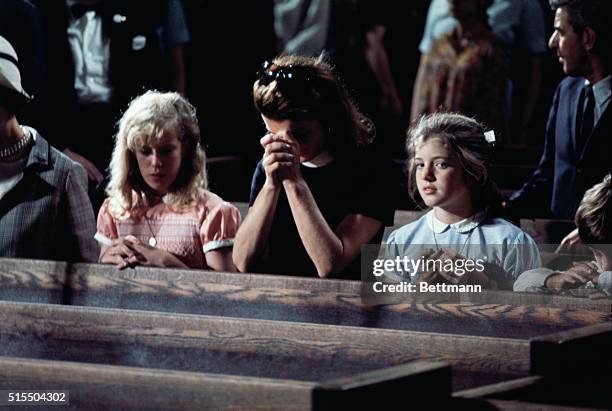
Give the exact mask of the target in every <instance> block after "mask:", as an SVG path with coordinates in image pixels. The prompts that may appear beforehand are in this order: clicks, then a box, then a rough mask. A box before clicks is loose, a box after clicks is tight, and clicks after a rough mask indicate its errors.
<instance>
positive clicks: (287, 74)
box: [257, 61, 310, 86]
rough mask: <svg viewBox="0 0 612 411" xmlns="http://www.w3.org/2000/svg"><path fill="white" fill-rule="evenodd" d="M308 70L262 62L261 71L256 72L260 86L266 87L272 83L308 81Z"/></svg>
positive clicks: (306, 68)
mask: <svg viewBox="0 0 612 411" xmlns="http://www.w3.org/2000/svg"><path fill="white" fill-rule="evenodd" d="M309 74H310V70H309V68H308V67H302V66H294V65H293V64H290V65H288V66H279V65H277V64H274V63H272V62H270V61H264V63H263V64H262V65H261V70H259V71H258V72H257V78H258V81H259V83H260V84H263V85H265V86H267V85H268V84H270V83H272V82H273V81H275V80H276V81H303V80H309V79H310V76H309Z"/></svg>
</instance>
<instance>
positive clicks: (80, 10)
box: [70, 1, 103, 20]
mask: <svg viewBox="0 0 612 411" xmlns="http://www.w3.org/2000/svg"><path fill="white" fill-rule="evenodd" d="M102 3H103V2H102V1H99V2H97V3H94V4H81V3H76V4H73V5H72V6H70V12H71V13H72V16H73V17H74V18H75V20H78V19H80V18H81V17H83V15H84V14H85V13H87V12H88V11H95V12H96V13H100V12H101V11H102Z"/></svg>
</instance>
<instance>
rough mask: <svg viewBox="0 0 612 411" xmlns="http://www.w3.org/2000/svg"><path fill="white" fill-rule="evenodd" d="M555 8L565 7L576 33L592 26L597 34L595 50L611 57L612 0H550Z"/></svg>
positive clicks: (551, 5)
mask: <svg viewBox="0 0 612 411" xmlns="http://www.w3.org/2000/svg"><path fill="white" fill-rule="evenodd" d="M549 2H550V7H551V8H552V9H553V10H556V9H558V8H562V7H563V8H565V9H566V10H567V14H568V17H569V24H570V26H572V28H573V29H574V31H575V32H576V33H582V32H583V31H584V29H585V28H587V27H590V28H591V29H593V31H595V33H596V34H597V41H596V42H595V46H594V48H593V52H595V53H597V54H599V55H601V56H605V57H607V58H610V54H611V53H610V48H611V47H612V37H611V34H612V33H611V32H612V30H610V23H611V21H612V1H610V0H549Z"/></svg>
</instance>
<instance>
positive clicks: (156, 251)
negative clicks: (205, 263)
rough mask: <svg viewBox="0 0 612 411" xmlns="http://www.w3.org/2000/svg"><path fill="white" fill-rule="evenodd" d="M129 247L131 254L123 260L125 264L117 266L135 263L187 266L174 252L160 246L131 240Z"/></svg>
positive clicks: (152, 265)
mask: <svg viewBox="0 0 612 411" xmlns="http://www.w3.org/2000/svg"><path fill="white" fill-rule="evenodd" d="M129 248H130V249H131V250H132V253H133V254H132V256H131V257H129V258H127V259H126V260H125V265H124V266H123V267H119V268H125V267H133V266H136V265H145V266H150V267H180V268H188V267H187V266H186V265H185V264H184V263H182V262H181V261H180V260H179V259H178V258H177V257H176V256H175V255H174V254H172V253H170V252H169V251H166V250H162V249H161V248H155V247H151V246H149V245H145V244H142V243H141V242H138V243H135V242H133V243H131V245H130V246H129Z"/></svg>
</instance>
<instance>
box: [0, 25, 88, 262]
mask: <svg viewBox="0 0 612 411" xmlns="http://www.w3.org/2000/svg"><path fill="white" fill-rule="evenodd" d="M30 99H31V98H30V96H29V95H28V93H27V92H26V91H25V90H24V89H23V87H22V85H21V75H20V73H19V61H18V58H17V53H15V50H14V48H13V47H12V46H11V44H10V43H9V42H8V41H7V40H6V39H5V38H4V37H2V36H0V256H2V257H17V258H41V259H54V260H67V261H96V260H97V255H98V251H97V249H96V247H97V246H96V244H95V241H94V239H93V235H94V233H95V231H96V228H95V221H94V214H93V209H92V207H91V203H90V201H89V198H88V196H87V177H86V175H85V171H84V169H83V168H82V167H81V166H80V165H78V164H77V163H75V162H73V161H72V160H70V159H69V158H68V157H66V156H65V155H63V154H61V153H60V152H59V151H57V150H56V149H54V148H53V147H51V146H49V143H47V141H46V140H45V139H44V138H43V137H42V136H41V135H40V134H39V133H38V132H37V131H36V130H35V129H33V128H31V127H27V126H23V125H20V124H19V122H18V121H17V117H16V113H18V112H19V111H20V110H22V109H23V108H24V107H25V106H26V104H28V102H29V101H30Z"/></svg>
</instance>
